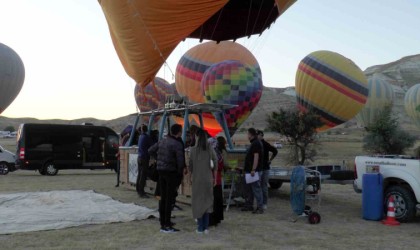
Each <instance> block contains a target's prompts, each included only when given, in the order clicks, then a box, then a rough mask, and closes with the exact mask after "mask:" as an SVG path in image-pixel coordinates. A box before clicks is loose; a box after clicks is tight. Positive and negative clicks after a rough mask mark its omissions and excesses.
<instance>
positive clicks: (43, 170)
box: [38, 168, 47, 175]
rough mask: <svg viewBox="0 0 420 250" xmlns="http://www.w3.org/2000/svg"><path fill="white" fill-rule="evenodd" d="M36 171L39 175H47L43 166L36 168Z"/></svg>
mask: <svg viewBox="0 0 420 250" xmlns="http://www.w3.org/2000/svg"><path fill="white" fill-rule="evenodd" d="M38 172H39V174H41V175H47V172H46V171H45V169H44V168H40V169H38Z"/></svg>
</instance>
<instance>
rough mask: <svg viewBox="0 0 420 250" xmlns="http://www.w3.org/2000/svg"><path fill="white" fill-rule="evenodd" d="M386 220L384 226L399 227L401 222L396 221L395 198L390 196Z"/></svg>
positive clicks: (383, 222)
mask: <svg viewBox="0 0 420 250" xmlns="http://www.w3.org/2000/svg"><path fill="white" fill-rule="evenodd" d="M386 216H387V217H386V219H385V220H383V221H382V224H384V225H387V226H399V225H400V222H399V221H397V220H396V219H395V205H394V196H392V195H391V196H390V197H389V200H388V212H387V214H386Z"/></svg>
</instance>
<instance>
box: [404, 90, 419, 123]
mask: <svg viewBox="0 0 420 250" xmlns="http://www.w3.org/2000/svg"><path fill="white" fill-rule="evenodd" d="M404 107H405V111H406V112H407V114H408V116H410V118H411V119H412V120H413V122H414V123H415V124H416V125H417V126H418V127H420V83H418V84H416V85H414V86H412V87H411V88H409V89H408V91H407V93H405V97H404Z"/></svg>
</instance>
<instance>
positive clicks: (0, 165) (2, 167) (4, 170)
mask: <svg viewBox="0 0 420 250" xmlns="http://www.w3.org/2000/svg"><path fill="white" fill-rule="evenodd" d="M8 173H9V165H8V164H7V162H4V161H2V162H0V175H6V174H8Z"/></svg>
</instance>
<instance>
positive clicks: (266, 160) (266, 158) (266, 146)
mask: <svg viewBox="0 0 420 250" xmlns="http://www.w3.org/2000/svg"><path fill="white" fill-rule="evenodd" d="M257 135H258V139H259V140H260V141H261V143H262V145H263V152H264V154H263V165H262V171H261V172H262V173H261V176H260V182H261V189H262V192H263V209H264V210H266V209H267V201H268V172H269V170H270V165H271V161H272V160H273V159H274V157H276V155H277V153H278V151H277V149H276V148H275V147H273V146H272V145H271V144H270V143H268V142H267V141H266V140H264V132H263V131H261V130H257ZM270 152H271V156H270Z"/></svg>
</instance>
